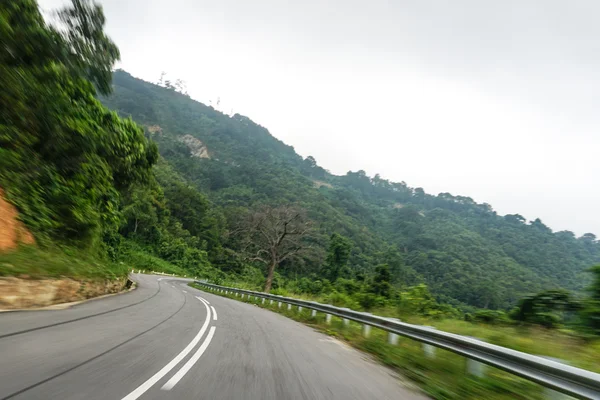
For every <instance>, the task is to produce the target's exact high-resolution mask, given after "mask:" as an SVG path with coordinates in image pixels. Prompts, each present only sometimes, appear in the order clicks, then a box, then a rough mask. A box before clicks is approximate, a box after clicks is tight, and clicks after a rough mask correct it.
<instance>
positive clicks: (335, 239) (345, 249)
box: [323, 233, 352, 282]
mask: <svg viewBox="0 0 600 400" xmlns="http://www.w3.org/2000/svg"><path fill="white" fill-rule="evenodd" d="M351 250H352V242H351V241H350V240H349V239H348V238H346V237H344V236H342V235H340V234H338V233H334V234H332V235H331V238H330V240H329V249H328V251H327V258H326V259H325V268H324V271H323V272H324V275H325V277H326V278H327V279H329V280H330V281H331V282H335V280H336V279H337V278H340V277H345V275H348V271H346V267H347V265H348V260H349V259H350V251H351Z"/></svg>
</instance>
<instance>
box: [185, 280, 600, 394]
mask: <svg viewBox="0 0 600 400" xmlns="http://www.w3.org/2000/svg"><path fill="white" fill-rule="evenodd" d="M190 286H193V287H196V288H197V289H200V290H205V289H203V288H202V287H199V286H196V285H194V284H193V283H190ZM211 293H213V294H217V295H219V296H223V297H229V298H232V299H234V300H238V301H243V302H245V303H252V304H255V305H257V306H259V307H262V308H267V309H269V310H271V311H274V312H278V313H280V314H283V315H285V316H287V317H289V318H291V319H294V320H296V321H298V322H302V323H304V324H306V325H308V326H311V327H313V328H314V329H316V330H318V331H320V332H323V333H325V334H327V335H330V336H333V337H336V338H338V339H340V340H342V341H344V342H346V343H348V344H349V345H351V346H353V347H355V348H357V349H360V350H362V351H365V352H367V353H369V354H371V355H373V356H374V358H375V359H377V360H378V361H379V362H381V363H383V364H384V365H387V366H389V367H390V368H392V369H393V370H395V371H397V372H398V373H399V374H401V375H403V376H405V377H407V378H409V379H410V380H411V381H412V382H414V383H415V384H416V385H417V386H419V387H420V388H421V389H422V390H423V391H424V392H425V393H426V394H427V395H429V396H431V397H432V398H434V399H469V400H471V399H472V400H475V399H477V400H479V399H487V400H501V399H502V400H506V399H528V400H542V399H547V398H548V397H547V392H546V389H544V388H543V387H542V386H540V385H538V384H535V383H532V382H529V381H527V380H525V379H522V378H519V377H516V376H514V375H512V374H509V373H506V372H504V371H501V370H499V369H496V368H493V367H489V366H486V367H485V376H484V377H483V378H478V377H476V376H474V375H470V374H468V373H467V359H466V358H464V357H462V356H460V355H457V354H454V353H452V352H449V351H446V350H442V349H435V356H434V357H428V356H427V355H426V354H425V353H424V351H423V348H422V344H421V343H419V342H417V341H414V340H411V339H408V338H403V337H400V338H399V342H398V345H395V346H394V345H390V344H388V342H387V335H388V334H387V332H386V331H383V330H380V329H377V328H372V329H371V334H370V336H369V337H368V338H365V337H364V336H363V335H362V325H360V324H358V323H355V322H353V321H350V323H349V324H348V325H344V324H343V322H342V320H341V319H340V318H337V317H332V321H331V324H327V323H326V321H325V316H324V315H323V314H322V313H317V315H316V316H315V317H312V316H311V311H310V310H307V309H303V311H302V312H298V308H297V307H292V309H291V310H288V309H287V304H282V307H281V308H279V307H278V305H277V302H274V303H273V304H270V303H269V301H268V300H266V301H265V303H264V304H263V303H262V301H261V300H254V299H253V300H249V299H248V297H244V299H241V297H239V296H238V297H236V296H235V295H233V294H230V295H225V294H223V293H215V292H211ZM375 314H378V313H377V312H375ZM410 322H411V323H420V324H422V325H430V326H435V327H436V328H438V329H440V330H444V331H448V332H453V333H457V334H462V335H466V336H473V337H478V338H481V339H483V340H485V341H487V342H489V343H494V344H499V345H502V346H505V347H509V348H514V349H516V350H520V351H524V352H527V353H531V354H538V355H547V356H552V357H556V358H561V359H566V360H569V362H570V364H571V365H575V366H578V367H581V368H585V369H589V370H593V371H595V372H600V365H598V359H599V358H600V347H599V346H600V345H599V343H598V342H597V341H596V342H584V341H582V340H580V339H577V338H575V337H573V336H571V335H569V334H568V333H562V332H555V331H548V330H544V329H540V328H518V327H505V326H486V325H483V324H473V323H469V322H465V321H459V320H442V321H432V320H427V319H425V318H412V320H411V321H410Z"/></svg>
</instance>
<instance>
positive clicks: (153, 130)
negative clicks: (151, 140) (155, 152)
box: [147, 125, 163, 135]
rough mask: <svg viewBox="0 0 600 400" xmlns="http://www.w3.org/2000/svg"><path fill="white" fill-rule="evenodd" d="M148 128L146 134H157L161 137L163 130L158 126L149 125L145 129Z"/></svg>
mask: <svg viewBox="0 0 600 400" xmlns="http://www.w3.org/2000/svg"><path fill="white" fill-rule="evenodd" d="M147 128H148V132H150V133H151V134H153V135H154V134H155V133H158V134H159V135H162V133H163V130H162V128H161V127H160V126H158V125H150V126H148V127H147Z"/></svg>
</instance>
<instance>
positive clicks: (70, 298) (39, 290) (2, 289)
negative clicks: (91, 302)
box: [0, 278, 127, 310]
mask: <svg viewBox="0 0 600 400" xmlns="http://www.w3.org/2000/svg"><path fill="white" fill-rule="evenodd" d="M126 283H127V278H122V279H117V280H114V281H105V282H85V281H84V282H81V281H76V280H73V279H40V280H34V279H22V278H0V310H15V309H23V308H36V307H46V306H50V305H54V304H59V303H71V302H74V301H81V300H86V299H90V298H92V297H97V296H102V295H105V294H111V293H117V292H120V291H122V290H123V289H124V288H125V287H126Z"/></svg>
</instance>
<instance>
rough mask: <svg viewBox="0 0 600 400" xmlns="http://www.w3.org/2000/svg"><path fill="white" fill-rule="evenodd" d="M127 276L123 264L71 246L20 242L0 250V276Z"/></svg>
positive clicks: (98, 278) (97, 278)
mask: <svg viewBox="0 0 600 400" xmlns="http://www.w3.org/2000/svg"><path fill="white" fill-rule="evenodd" d="M126 275H127V266H126V265H125V264H120V263H114V262H107V261H106V260H100V259H98V258H95V257H93V256H91V255H89V254H86V253H85V252H83V251H80V250H78V249H74V248H71V247H52V248H39V247H36V246H25V245H22V246H19V248H17V249H15V250H13V251H10V252H6V253H0V276H15V277H21V278H31V279H42V278H61V277H67V278H73V279H91V280H104V279H110V280H112V279H117V278H121V277H124V276H126Z"/></svg>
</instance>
